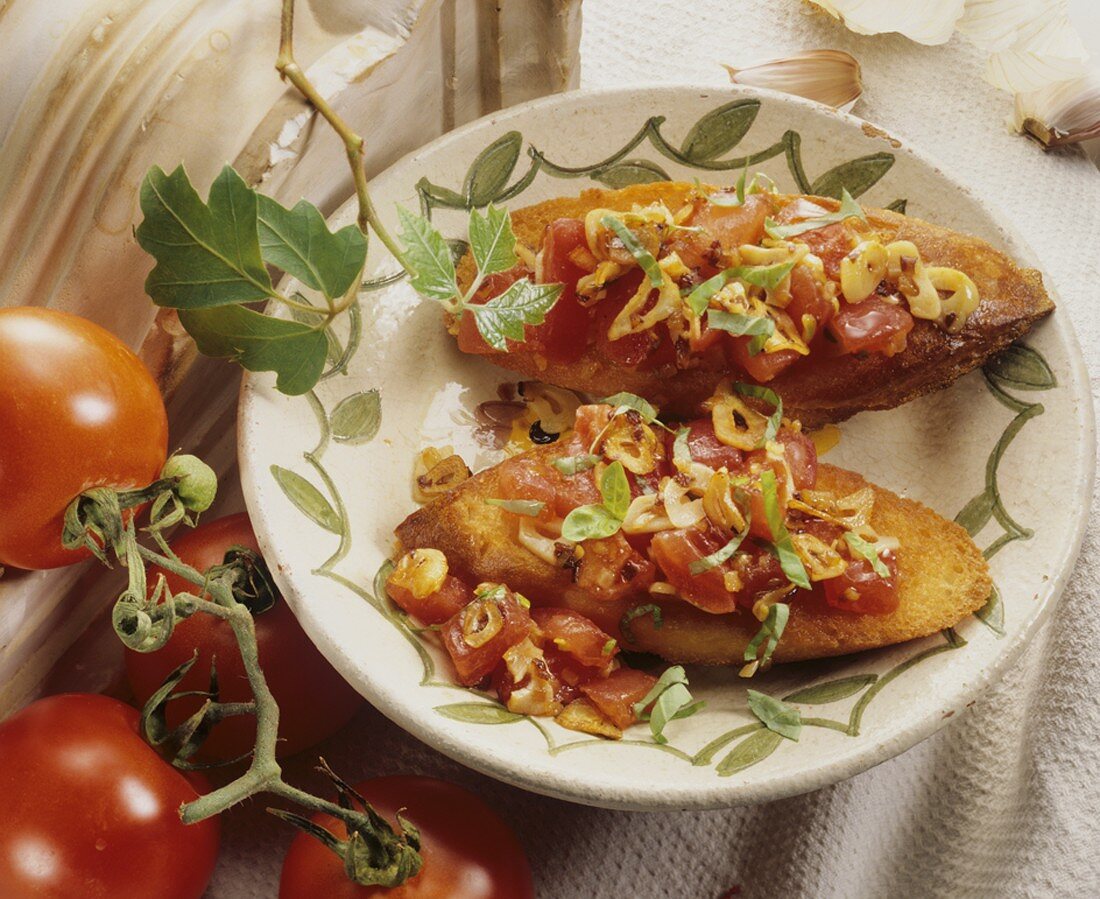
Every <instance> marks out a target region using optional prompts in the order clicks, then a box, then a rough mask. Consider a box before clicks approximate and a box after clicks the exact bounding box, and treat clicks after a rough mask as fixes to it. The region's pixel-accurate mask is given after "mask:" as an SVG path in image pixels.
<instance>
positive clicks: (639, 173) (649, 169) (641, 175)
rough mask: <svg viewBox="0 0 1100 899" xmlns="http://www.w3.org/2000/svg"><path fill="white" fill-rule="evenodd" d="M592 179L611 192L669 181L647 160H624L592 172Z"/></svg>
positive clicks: (666, 176)
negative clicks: (608, 188) (632, 186)
mask: <svg viewBox="0 0 1100 899" xmlns="http://www.w3.org/2000/svg"><path fill="white" fill-rule="evenodd" d="M592 177H593V178H594V179H595V180H596V181H599V182H600V183H601V184H603V185H605V186H606V187H610V188H612V189H613V190H618V189H620V188H623V187H630V186H631V185H632V184H653V183H654V182H657V181H669V180H670V178H669V175H668V173H667V172H666V171H665V170H664V169H662V168H661V167H660V166H659V165H657V164H656V163H654V162H650V161H649V160H648V159H624V160H623V161H622V162H616V163H615V164H614V165H609V166H608V167H607V168H605V169H599V170H598V171H595V172H593V173H592Z"/></svg>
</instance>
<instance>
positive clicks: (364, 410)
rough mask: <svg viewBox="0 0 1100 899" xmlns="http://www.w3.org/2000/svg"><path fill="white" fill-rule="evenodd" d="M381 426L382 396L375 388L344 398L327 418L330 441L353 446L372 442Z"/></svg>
mask: <svg viewBox="0 0 1100 899" xmlns="http://www.w3.org/2000/svg"><path fill="white" fill-rule="evenodd" d="M381 424H382V395H381V394H380V393H379V392H378V390H377V388H375V389H373V390H366V391H363V392H362V393H353V394H352V395H351V396H346V397H344V398H343V399H342V400H340V402H338V403H337V404H336V408H335V409H333V410H332V415H330V416H329V427H330V429H331V430H332V439H333V440H335V441H336V442H337V443H348V444H352V445H353V446H357V445H359V444H361V443H368V442H369V441H371V440H373V439H374V436H375V435H376V434H377V433H378V428H379V426H380V425H381Z"/></svg>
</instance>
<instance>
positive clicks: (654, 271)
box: [600, 215, 665, 287]
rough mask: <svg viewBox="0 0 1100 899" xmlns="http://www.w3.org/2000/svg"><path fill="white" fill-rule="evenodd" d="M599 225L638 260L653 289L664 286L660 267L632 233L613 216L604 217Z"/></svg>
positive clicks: (663, 277)
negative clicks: (609, 232)
mask: <svg viewBox="0 0 1100 899" xmlns="http://www.w3.org/2000/svg"><path fill="white" fill-rule="evenodd" d="M600 224H602V225H603V226H604V227H605V228H608V229H609V230H611V231H614V232H615V236H616V237H618V238H619V240H621V241H622V242H623V246H624V247H626V249H627V251H628V252H629V253H630V255H631V256H633V257H634V258H635V259H636V260H638V265H640V266H641V267H642V271H644V272H645V273H646V275H648V276H649V283H650V284H652V285H653V286H654V287H660V286H661V285H662V284H664V282H665V276H664V273H663V272H662V271H661V267H660V266H659V265H658V264H657V260H656V259H654V258H653V254H652V253H650V252H649V250H647V249H646V248H645V247H643V246H642V245H641V244H640V243H639V242H638V238H636V237H635V236H634V232H633V231H631V230H630V229H629V228H628V227H627V226H626V225H624V224H623V223H622V221H620V220H619V219H618V218H616V217H615V216H613V215H605V216H604V217H603V219H601V220H600Z"/></svg>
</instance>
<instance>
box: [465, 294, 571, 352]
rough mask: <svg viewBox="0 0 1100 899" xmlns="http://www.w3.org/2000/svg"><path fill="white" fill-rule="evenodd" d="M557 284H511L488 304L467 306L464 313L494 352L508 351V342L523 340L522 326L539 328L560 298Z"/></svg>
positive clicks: (524, 335) (524, 334)
mask: <svg viewBox="0 0 1100 899" xmlns="http://www.w3.org/2000/svg"><path fill="white" fill-rule="evenodd" d="M561 289H562V286H561V285H560V284H536V283H535V282H534V281H530V280H528V279H527V278H520V280H518V281H516V282H514V283H513V284H512V286H511V287H509V288H508V289H507V290H506V291H504V293H502V294H501V295H500V296H497V297H493V298H492V299H491V300H489V302H487V303H482V304H480V305H478V304H470V305H467V306H465V307H464V308H465V310H466V311H467V312H469V313H471V314H472V315H473V317H474V323H475V324H476V325H477V330H478V332H479V333H480V334H481V336H482V337H483V338H484V340H485V342H486V343H487V344H489V346H491V347H493V349H497V350H501V351H504V350H507V349H508V341H509V340H520V341H522V340H523V339H524V338H525V337H526V333H525V332H524V329H523V328H524V325H541V324H542V323H543V322H544V321H545V320H546V313H548V312H549V311H550V310H551V309H552V308H553V307H554V303H556V302H557V301H558V297H559V296H561Z"/></svg>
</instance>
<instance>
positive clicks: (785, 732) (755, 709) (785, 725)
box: [749, 690, 802, 743]
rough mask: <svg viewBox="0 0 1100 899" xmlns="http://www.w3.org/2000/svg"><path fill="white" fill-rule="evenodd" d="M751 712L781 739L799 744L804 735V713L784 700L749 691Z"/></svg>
mask: <svg viewBox="0 0 1100 899" xmlns="http://www.w3.org/2000/svg"><path fill="white" fill-rule="evenodd" d="M749 710H750V711H751V712H752V713H753V714H754V715H755V716H756V717H757V718H759V719H760V721H762V722H763V724H764V726H765V727H766V728H767V729H768V730H770V731H774V732H775V733H777V734H779V736H781V737H786V738H787V739H788V740H794V741H795V742H796V743H797V742H798V737H799V735H800V734H801V733H802V713H801V712H800V711H799V710H798V709H796V708H795V707H794V706H790V705H787V704H786V703H785V702H783V700H782V699H776V698H775V697H774V696H768V694H767V693H761V692H759V691H757V690H749Z"/></svg>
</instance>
